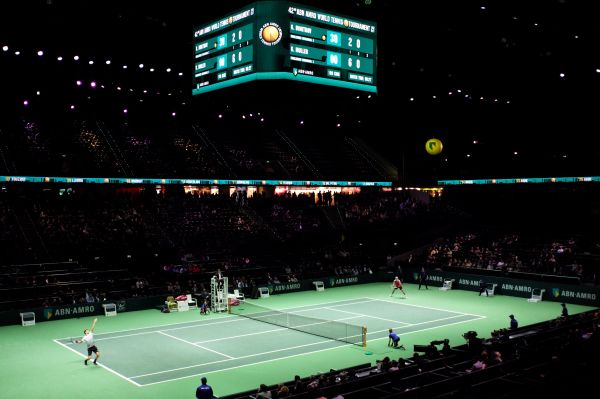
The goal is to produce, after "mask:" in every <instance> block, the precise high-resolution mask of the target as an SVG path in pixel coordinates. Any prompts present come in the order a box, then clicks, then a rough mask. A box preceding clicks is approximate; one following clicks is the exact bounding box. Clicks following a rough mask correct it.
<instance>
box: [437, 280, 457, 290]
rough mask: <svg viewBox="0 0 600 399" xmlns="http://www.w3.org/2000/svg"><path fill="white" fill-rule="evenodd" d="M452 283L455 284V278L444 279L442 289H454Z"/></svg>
mask: <svg viewBox="0 0 600 399" xmlns="http://www.w3.org/2000/svg"><path fill="white" fill-rule="evenodd" d="M452 284H454V279H451V280H444V285H442V286H441V287H440V290H442V291H448V290H451V289H452Z"/></svg>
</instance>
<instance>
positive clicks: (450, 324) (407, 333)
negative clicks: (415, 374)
mask: <svg viewBox="0 0 600 399" xmlns="http://www.w3.org/2000/svg"><path fill="white" fill-rule="evenodd" d="M469 316H470V315H469ZM485 318H486V317H485V316H482V317H481V318H479V319H470V320H463V321H457V322H455V323H448V324H443V325H441V326H435V327H427V328H423V329H421V330H416V331H409V332H406V333H403V334H402V336H404V335H409V334H414V333H418V332H421V331H427V330H433V329H436V328H440V327H447V326H453V325H455V324H461V323H467V322H469V321H477V320H481V319H485ZM428 323H431V322H428ZM384 331H385V330H384ZM376 332H381V331H376ZM382 339H389V338H388V337H381V338H373V339H371V340H369V342H373V341H380V340H382ZM131 378H133V377H131Z"/></svg>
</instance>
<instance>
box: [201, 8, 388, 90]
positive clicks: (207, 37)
mask: <svg viewBox="0 0 600 399" xmlns="http://www.w3.org/2000/svg"><path fill="white" fill-rule="evenodd" d="M193 76H194V82H193V90H192V93H193V94H201V93H206V92H209V91H212V90H217V89H220V88H224V87H229V86H232V85H235V84H239V83H245V82H249V81H254V80H271V79H287V80H294V81H300V82H307V83H317V84H325V85H330V86H337V87H344V88H349V89H355V90H363V91H368V92H376V91H377V80H376V76H377V26H376V24H375V23H374V22H369V21H364V20H358V19H355V18H352V17H345V16H340V15H336V14H332V13H329V12H327V11H321V10H317V9H313V8H311V7H305V6H301V5H298V4H294V3H288V2H285V1H260V2H256V3H253V4H250V5H248V6H247V7H245V8H243V9H241V10H239V11H237V12H235V13H232V14H229V15H226V16H225V17H223V18H221V19H219V20H218V21H214V22H212V23H210V24H205V25H202V26H200V27H199V28H197V29H196V30H195V31H194V74H193Z"/></svg>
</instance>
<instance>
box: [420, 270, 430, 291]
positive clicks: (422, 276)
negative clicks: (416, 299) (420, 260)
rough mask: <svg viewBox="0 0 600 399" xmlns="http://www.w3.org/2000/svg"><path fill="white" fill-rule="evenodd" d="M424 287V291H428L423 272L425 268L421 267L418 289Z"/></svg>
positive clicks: (425, 276) (425, 273)
mask: <svg viewBox="0 0 600 399" xmlns="http://www.w3.org/2000/svg"><path fill="white" fill-rule="evenodd" d="M423 284H424V285H425V289H426V290H428V289H429V287H428V286H427V272H426V271H425V267H421V272H420V273H419V289H421V285H423Z"/></svg>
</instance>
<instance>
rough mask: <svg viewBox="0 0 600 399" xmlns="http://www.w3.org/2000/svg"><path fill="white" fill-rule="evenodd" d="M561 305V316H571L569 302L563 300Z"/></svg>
mask: <svg viewBox="0 0 600 399" xmlns="http://www.w3.org/2000/svg"><path fill="white" fill-rule="evenodd" d="M560 306H562V311H561V312H560V315H561V317H567V316H569V311H568V310H567V304H566V303H564V302H563V303H561V304H560Z"/></svg>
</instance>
